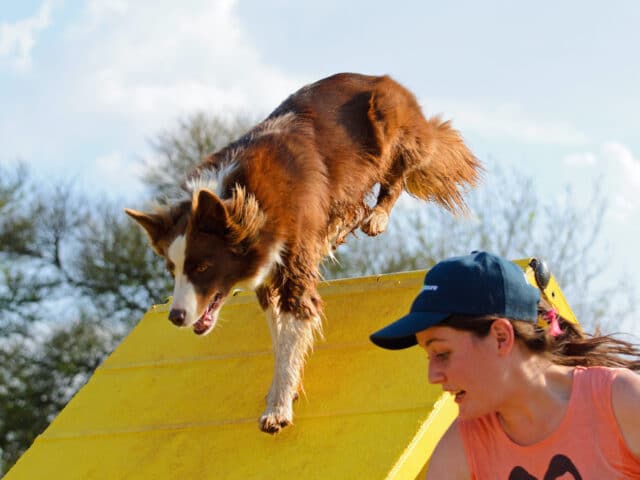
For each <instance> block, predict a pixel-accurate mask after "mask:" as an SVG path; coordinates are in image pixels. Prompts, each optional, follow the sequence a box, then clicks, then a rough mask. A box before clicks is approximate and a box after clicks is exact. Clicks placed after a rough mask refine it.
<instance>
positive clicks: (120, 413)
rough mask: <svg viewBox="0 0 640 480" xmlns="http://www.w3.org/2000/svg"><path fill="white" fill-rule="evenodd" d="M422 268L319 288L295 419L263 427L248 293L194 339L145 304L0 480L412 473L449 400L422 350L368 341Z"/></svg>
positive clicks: (264, 377)
mask: <svg viewBox="0 0 640 480" xmlns="http://www.w3.org/2000/svg"><path fill="white" fill-rule="evenodd" d="M523 267H525V264H523ZM423 277H424V272H423V271H419V272H408V273H401V274H390V275H382V276H375V277H366V278H359V279H349V280H337V281H332V282H328V283H326V284H324V285H323V286H322V287H321V290H320V293H321V295H322V296H323V299H324V301H325V312H326V318H325V321H324V337H325V338H324V339H321V340H318V341H317V342H316V346H315V350H314V352H313V354H312V355H311V356H310V358H309V360H308V362H307V367H306V370H305V379H304V385H305V392H306V393H305V395H303V396H302V397H301V398H300V400H298V401H297V402H296V405H295V417H294V425H292V426H290V427H287V428H285V429H284V430H283V431H282V432H281V433H280V434H278V435H276V436H270V435H267V434H264V433H262V432H260V431H259V430H258V422H257V419H258V417H259V416H260V414H261V413H262V411H263V408H264V396H265V394H266V392H267V391H268V389H269V384H270V381H271V376H272V373H273V372H272V369H273V355H272V351H271V339H270V335H269V330H268V327H267V325H266V321H265V319H264V315H263V313H262V312H261V310H260V308H259V306H258V304H257V301H256V300H255V297H254V295H253V294H239V295H236V296H235V297H233V298H232V299H230V300H229V301H228V302H227V304H226V305H225V306H224V308H223V310H222V312H221V315H220V317H221V318H220V321H219V324H218V326H217V327H216V329H214V331H213V332H212V333H211V334H210V335H208V336H206V337H198V336H196V335H194V334H193V333H192V332H191V331H190V330H188V329H184V330H180V329H177V328H175V327H174V326H173V325H171V324H170V322H169V321H168V320H167V305H160V306H155V307H153V308H152V309H151V310H150V311H149V312H148V313H147V314H146V315H145V316H144V317H143V318H142V320H141V321H140V323H139V324H138V325H137V326H136V327H135V328H134V329H133V331H132V332H131V333H130V334H129V336H128V337H127V338H126V339H125V340H124V341H123V342H122V344H121V345H120V346H119V347H118V348H117V349H116V350H115V351H114V352H113V354H112V355H111V356H110V357H109V358H108V359H107V360H105V362H104V363H103V365H101V366H100V367H99V368H98V369H97V370H96V371H95V373H94V375H93V377H92V378H91V379H90V381H89V382H88V383H87V384H86V385H85V386H84V387H83V388H82V389H81V390H80V391H79V392H78V393H77V394H76V395H75V397H74V398H73V399H72V400H71V402H69V404H68V405H67V406H66V407H65V408H64V410H63V411H62V412H61V413H60V414H59V416H58V417H57V418H56V419H55V420H54V421H53V422H52V423H51V425H50V426H49V428H48V429H47V430H46V431H45V432H44V433H43V434H42V435H40V436H39V437H38V438H37V439H36V441H35V442H34V444H33V445H32V446H31V448H30V449H29V450H28V451H27V452H26V453H25V454H24V455H23V456H22V458H21V459H20V460H19V461H18V462H17V463H16V465H15V466H14V467H13V468H12V469H11V470H10V471H9V473H8V474H7V476H6V477H5V478H6V480H22V479H24V480H27V479H28V480H33V479H40V478H47V479H65V480H73V479H78V480H79V479H82V480H87V479H105V480H106V479H109V480H115V479H128V480H130V479H154V480H165V479H181V480H184V479H270V478H278V479H289V478H305V479H329V480H337V479H361V478H363V479H364V478H366V479H410V480H413V479H415V478H417V477H418V476H421V475H423V474H424V469H425V465H426V463H427V461H428V458H429V456H430V455H431V452H432V451H433V448H434V447H435V445H436V443H437V442H438V440H439V439H440V437H441V435H442V434H443V433H444V431H445V430H446V429H447V427H448V426H449V425H450V423H451V422H452V421H453V419H454V418H455V415H456V413H457V409H456V406H455V404H454V402H453V401H451V398H450V397H449V396H442V395H441V388H440V387H439V386H429V385H428V384H427V379H426V376H427V373H426V372H427V371H426V368H427V361H426V357H425V355H424V353H423V352H422V350H421V349H419V348H411V349H407V350H402V351H397V352H390V351H387V350H383V349H380V348H377V347H375V346H374V345H373V344H371V343H370V342H369V340H368V336H369V334H370V333H371V332H373V331H375V330H377V329H379V328H380V327H382V326H384V325H386V324H387V323H389V322H390V321H392V320H395V319H396V318H399V317H400V316H402V315H404V314H405V313H406V312H407V311H408V309H409V306H410V304H411V302H412V301H413V298H414V297H415V295H416V294H417V292H418V291H419V290H420V288H421V285H422V279H423ZM554 288H556V286H555V284H554V285H550V286H549V287H548V289H547V290H549V289H554ZM554 294H555V291H554ZM558 294H559V295H557V297H556V298H560V297H561V293H560V292H559V289H558ZM558 301H559V302H564V298H563V297H562V298H560V300H558ZM564 305H566V302H564ZM563 309H564V310H563V311H562V313H563V314H564V315H565V316H566V312H567V309H568V305H566V307H563ZM569 312H570V309H569ZM571 316H573V314H572V313H571Z"/></svg>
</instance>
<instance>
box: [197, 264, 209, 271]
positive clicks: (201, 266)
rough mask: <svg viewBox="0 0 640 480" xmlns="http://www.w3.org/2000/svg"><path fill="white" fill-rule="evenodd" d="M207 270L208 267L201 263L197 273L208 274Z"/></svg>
mask: <svg viewBox="0 0 640 480" xmlns="http://www.w3.org/2000/svg"><path fill="white" fill-rule="evenodd" d="M207 268H209V266H208V265H205V264H204V263H201V264H200V265H198V266H197V267H196V272H198V273H202V272H206V270H207Z"/></svg>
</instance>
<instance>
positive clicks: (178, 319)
mask: <svg viewBox="0 0 640 480" xmlns="http://www.w3.org/2000/svg"><path fill="white" fill-rule="evenodd" d="M186 317H187V312H186V311H185V310H183V309H181V308H172V309H171V311H170V312H169V320H171V323H173V324H174V325H177V326H178V327H181V326H182V325H184V319H185V318H186Z"/></svg>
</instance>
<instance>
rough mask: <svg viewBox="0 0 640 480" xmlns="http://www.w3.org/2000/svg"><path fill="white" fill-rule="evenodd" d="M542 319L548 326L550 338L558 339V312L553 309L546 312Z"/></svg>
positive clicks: (560, 330) (559, 331) (560, 331)
mask: <svg viewBox="0 0 640 480" xmlns="http://www.w3.org/2000/svg"><path fill="white" fill-rule="evenodd" d="M543 317H544V319H545V320H546V321H547V323H548V324H549V334H550V335H551V336H552V337H559V336H560V335H562V329H561V328H560V323H559V322H558V312H557V310H556V309H555V308H552V309H551V310H548V311H546V312H545V313H544V315H543Z"/></svg>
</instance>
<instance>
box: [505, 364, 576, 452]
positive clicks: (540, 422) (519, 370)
mask: <svg viewBox="0 0 640 480" xmlns="http://www.w3.org/2000/svg"><path fill="white" fill-rule="evenodd" d="M514 365H516V366H515V367H514V369H513V371H512V372H511V375H510V377H509V380H510V382H509V383H510V388H509V391H508V392H507V395H506V396H505V401H504V402H503V404H502V405H501V406H500V407H499V408H498V409H497V413H498V418H499V420H500V423H501V425H502V428H503V429H504V431H505V433H506V434H507V435H508V436H509V438H511V439H512V440H513V441H514V442H515V443H517V444H520V445H532V444H534V443H538V442H540V441H541V440H543V439H545V438H546V437H548V436H549V435H551V434H552V433H553V432H554V431H555V430H556V428H557V427H558V426H559V425H560V422H562V419H563V418H564V416H565V414H566V411H567V407H568V405H569V399H570V397H571V387H572V384H573V369H574V367H566V366H562V365H555V364H553V363H551V362H550V361H549V360H547V359H545V358H543V357H541V356H539V355H535V354H526V353H525V354H523V358H521V359H520V362H516V363H514Z"/></svg>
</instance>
